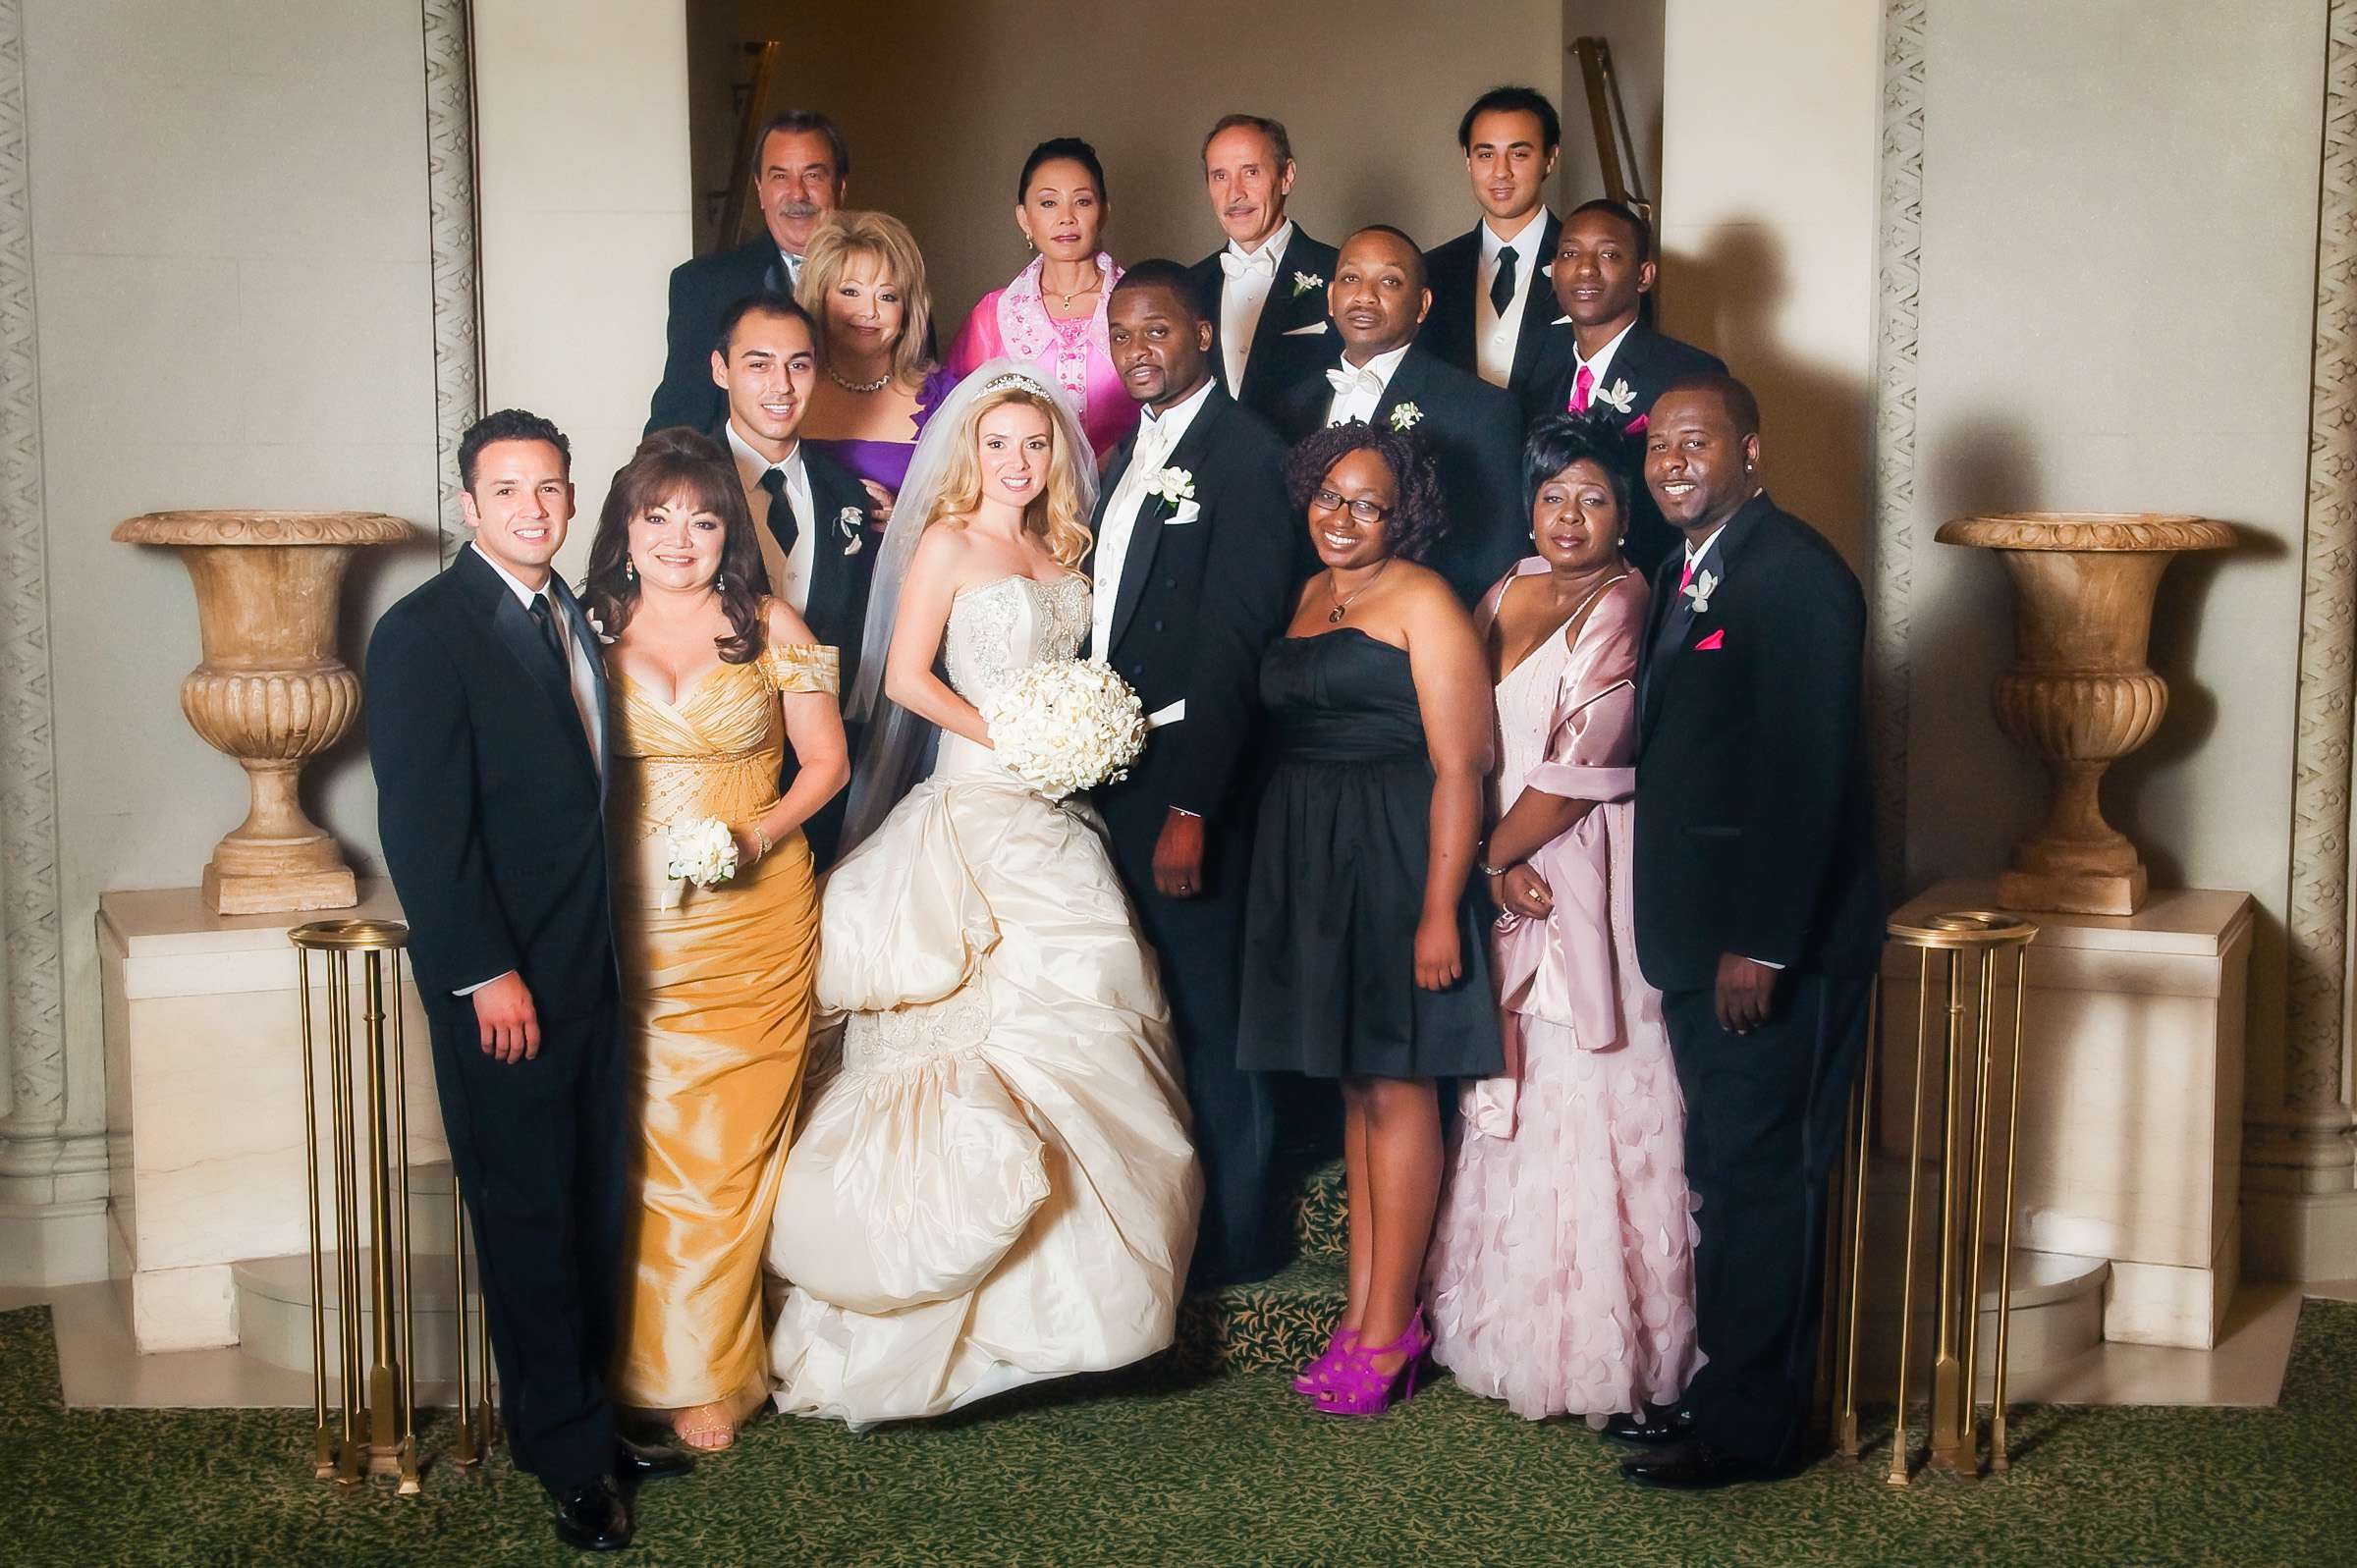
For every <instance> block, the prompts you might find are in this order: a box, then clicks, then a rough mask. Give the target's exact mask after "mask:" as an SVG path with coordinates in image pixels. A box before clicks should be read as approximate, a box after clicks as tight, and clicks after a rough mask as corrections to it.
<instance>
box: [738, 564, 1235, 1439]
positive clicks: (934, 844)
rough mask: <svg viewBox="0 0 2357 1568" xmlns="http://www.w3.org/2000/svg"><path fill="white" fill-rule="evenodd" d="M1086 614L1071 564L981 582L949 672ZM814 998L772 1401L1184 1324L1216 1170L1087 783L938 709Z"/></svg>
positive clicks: (826, 909) (877, 1417) (960, 626)
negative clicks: (1055, 793) (834, 1065)
mask: <svg viewBox="0 0 2357 1568" xmlns="http://www.w3.org/2000/svg"><path fill="white" fill-rule="evenodd" d="M1088 626H1089V588H1088V582H1087V579H1086V578H1084V577H1081V576H1079V575H1076V574H1075V575H1070V576H1066V577H1060V578H1058V579H1056V580H1055V581H1053V582H1048V583H1040V582H1035V581H1033V580H1032V579H1030V578H1028V577H1007V578H1004V579H1002V580H1000V581H998V582H995V583H992V584H990V585H989V586H987V587H982V588H975V589H969V590H967V591H966V592H964V593H962V594H960V595H959V597H958V599H957V600H956V602H955V603H954V604H953V606H952V608H951V612H950V619H949V625H948V628H947V631H946V633H945V636H944V658H945V663H946V665H947V669H948V673H949V677H950V682H951V684H952V685H953V686H954V687H955V688H956V689H957V691H958V693H959V695H960V696H962V697H964V698H965V699H966V700H967V701H969V702H972V703H975V704H976V705H980V704H981V703H982V702H984V701H985V700H986V699H987V698H988V696H989V695H990V693H991V692H993V691H994V690H996V689H997V688H998V686H999V684H1000V682H1001V681H1003V680H1004V679H1005V678H1006V677H1007V676H1008V675H1009V674H1010V673H1011V672H1013V671H1014V670H1017V669H1020V668H1022V667H1023V666H1025V665H1028V664H1031V663H1034V662H1037V661H1041V660H1049V659H1069V658H1071V657H1072V656H1073V655H1074V653H1075V651H1076V650H1077V649H1078V648H1079V646H1080V643H1081V640H1082V639H1083V638H1084V637H1086V636H1087V634H1088ZM818 1005H819V1006H820V1008H822V1009H823V1010H825V1011H827V1012H830V1013H837V1012H840V1013H848V1014H849V1018H848V1020H847V1024H846V1028H845V1033H844V1045H843V1051H844V1060H843V1067H842V1071H841V1073H840V1075H838V1076H837V1077H835V1078H834V1079H833V1080H832V1081H831V1082H829V1083H828V1084H827V1085H826V1086H825V1087H824V1088H823V1089H822V1090H820V1091H819V1093H818V1095H817V1098H816V1100H815V1102H814V1104H813V1106H812V1108H811V1111H810V1117H809V1121H808V1123H807V1125H806V1126H805V1127H804V1128H803V1130H802V1132H801V1135H800V1136H799V1138H798V1139H797V1140H796V1141H795V1145H794V1148H793V1151H792V1152H791V1153H790V1154H789V1155H788V1157H787V1161H786V1171H785V1177H784V1183H783V1186H782V1188H781V1190H780V1191H779V1194H778V1203H777V1209H776V1217H775V1219H774V1220H773V1221H772V1225H771V1231H770V1241H769V1254H768V1262H769V1267H770V1268H771V1270H772V1271H774V1272H776V1273H777V1274H778V1275H779V1276H780V1277H781V1278H782V1279H783V1280H784V1281H785V1285H786V1288H785V1290H784V1294H783V1300H782V1310H781V1312H780V1315H779V1318H778V1320H777V1326H776V1328H775V1329H774V1330H773V1331H772V1333H771V1335H770V1342H769V1349H770V1370H771V1372H772V1373H773V1374H774V1375H775V1376H776V1378H777V1379H778V1381H779V1387H778V1390H777V1393H776V1396H775V1397H776V1399H777V1404H778V1408H779V1409H781V1410H783V1411H786V1412H788V1413H790V1414H794V1415H803V1416H831V1417H835V1418H838V1419H840V1420H844V1421H847V1422H850V1423H853V1424H856V1425H865V1424H867V1423H870V1422H877V1421H892V1420H898V1419H903V1418H906V1417H912V1416H932V1415H938V1414H940V1413H941V1412H943V1411H946V1410H954V1409H956V1408H958V1407H959V1406H960V1405H963V1404H967V1403H970V1402H971V1401H973V1400H976V1399H981V1398H985V1397H987V1396H989V1395H991V1394H994V1393H998V1392H1000V1391H1002V1390H1004V1389H1008V1388H1012V1387H1015V1386H1017V1385H1018V1384H1022V1383H1028V1382H1036V1381H1040V1380H1043V1379H1050V1378H1058V1377H1063V1376H1066V1375H1068V1374H1070V1373H1076V1372H1088V1371H1096V1370H1102V1369H1105V1368H1111V1367H1119V1366H1123V1365H1124V1364H1126V1363H1129V1362H1132V1361H1136V1360H1138V1359H1139V1358H1141V1357H1144V1356H1148V1355H1151V1354H1153V1353H1154V1352H1155V1351H1158V1350H1160V1349H1162V1348H1164V1347H1165V1346H1167V1345H1168V1344H1170V1342H1171V1338H1172V1334H1173V1330H1174V1325H1175V1322H1176V1319H1177V1314H1178V1297H1179V1292H1180V1288H1181V1284H1182V1281H1183V1279H1184V1277H1185V1273H1186V1264H1187V1255H1188V1253H1189V1252H1190V1250H1191V1249H1192V1248H1193V1245H1194V1235H1195V1219H1196V1209H1197V1206H1198V1204H1199V1202H1200V1200H1201V1194H1202V1179H1201V1175H1200V1173H1199V1171H1198V1168H1197V1166H1196V1164H1195V1157H1194V1151H1193V1148H1192V1146H1191V1145H1190V1144H1189V1142H1188V1139H1187V1128H1186V1096H1185V1091H1184V1089H1183V1087H1182V1085H1181V1081H1180V1077H1179V1073H1178V1066H1177V1059H1176V1050H1175V1047H1174V1044H1173V1041H1172V1037H1171V1027H1170V1014H1169V1010H1168V1008H1167V1007H1166V1006H1165V1004H1164V1001H1163V996H1162V989H1161V986H1160V984H1159V982H1158V981H1157V980H1156V978H1155V972H1154V964H1153V959H1152V958H1151V956H1150V955H1149V954H1148V952H1147V951H1146V948H1145V946H1144V945H1143V944H1142V943H1141V942H1140V941H1139V939H1138V936H1137V932H1136V928H1135V926H1134V924H1133V922H1132V920H1131V918H1130V913H1129V906H1128V903H1127V900H1126V899H1125V897H1124V894H1123V892H1122V888H1121V884H1120V883H1119V882H1118V881H1117V880H1116V879H1115V876H1114V871H1113V864H1112V861H1111V859H1110V858H1109V856H1108V855H1107V852H1106V849H1105V844H1104V840H1103V838H1102V837H1101V829H1100V828H1099V827H1098V826H1097V824H1096V821H1095V819H1094V817H1093V815H1092V814H1091V813H1090V811H1089V810H1088V808H1086V807H1085V806H1081V805H1078V804H1076V803H1070V804H1062V805H1060V804H1056V803H1054V802H1051V801H1049V800H1048V799H1046V798H1045V797H1044V796H1042V795H1040V794H1039V793H1038V792H1036V791H1035V790H1033V789H1032V788H1030V787H1029V786H1028V785H1026V784H1023V783H1021V782H1020V781H1019V780H1017V779H1015V778H1014V776H1013V775H1012V774H1010V773H1008V772H1007V771H1006V770H1005V769H1004V768H1003V767H1001V766H1000V765H999V763H998V760H997V758H996V755H995V754H994V753H993V752H992V751H990V750H989V748H987V747H984V746H980V745H977V744H975V743H974V742H972V741H970V740H967V739H964V738H963V737H961V736H959V735H956V734H953V733H950V732H949V731H946V730H945V731H943V733H942V735H941V741H940V752H939V756H938V760H937V762H936V763H935V766H934V768H933V772H932V774H931V775H930V777H928V778H927V779H925V780H924V781H923V782H922V783H920V784H917V785H916V787H915V788H914V789H913V790H911V791H910V792H909V794H908V795H907V797H906V798H905V799H904V800H902V801H901V802H900V804H899V805H897V806H895V807H894V808H893V810H892V813H891V815H890V816H888V817H886V818H885V819H884V821H883V823H882V825H881V826H880V827H879V828H878V829H877V830H876V832H875V833H874V834H873V835H872V836H871V837H869V838H867V839H866V840H865V841H863V842H862V843H860V844H859V845H858V847H857V848H855V849H854V850H852V851H851V853H850V854H849V855H848V856H846V857H845V858H844V859H843V861H842V862H841V863H839V864H838V865H837V866H836V868H835V870H834V873H833V874H832V876H831V877H830V878H829V879H828V882H827V885H826V890H825V893H824V896H823V900H822V902H821V905H820V912H819V966H818Z"/></svg>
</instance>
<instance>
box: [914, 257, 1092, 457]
mask: <svg viewBox="0 0 2357 1568" xmlns="http://www.w3.org/2000/svg"><path fill="white" fill-rule="evenodd" d="M1040 266H1041V258H1040V257H1038V256H1033V257H1032V258H1031V264H1030V265H1029V266H1027V267H1025V268H1024V269H1023V270H1022V271H1020V272H1018V273H1016V274H1015V276H1014V282H1013V283H1011V284H1009V285H1008V286H1007V287H1006V288H1004V289H993V290H992V291H991V292H990V293H988V294H986V295H984V296H983V297H982V298H981V300H980V301H979V302H978V303H976V304H975V306H974V308H973V313H972V314H970V315H968V316H967V317H966V318H965V326H964V327H963V328H962V329H961V330H960V331H959V334H958V341H957V342H955V343H953V344H951V345H950V368H951V369H952V370H954V371H956V372H957V373H958V374H959V376H960V377H963V376H968V375H971V374H973V372H974V370H975V368H976V367H977V366H980V365H985V364H988V363H989V362H990V361H991V360H993V359H996V358H998V357H999V356H1000V355H1001V354H1012V355H1014V357H1016V358H1018V359H1029V360H1032V361H1033V362H1035V363H1036V364H1038V366H1039V367H1040V368H1041V369H1042V370H1045V371H1046V372H1048V374H1050V375H1052V376H1054V377H1055V378H1056V379H1057V381H1058V383H1059V384H1060V385H1062V386H1063V388H1064V390H1065V391H1066V392H1068V393H1069V394H1070V395H1071V399H1072V406H1074V407H1075V408H1077V409H1079V410H1080V429H1081V431H1082V433H1083V434H1085V435H1086V436H1087V437H1088V444H1089V446H1090V447H1092V448H1093V449H1095V452H1096V456H1097V460H1098V461H1099V462H1102V461H1104V460H1105V455H1106V454H1107V453H1109V452H1111V451H1112V450H1113V449H1114V448H1116V447H1118V446H1120V445H1121V444H1122V441H1123V439H1124V437H1126V436H1127V435H1128V434H1129V432H1130V430H1131V429H1133V428H1135V426H1136V424H1137V405H1136V404H1135V403H1133V402H1131V401H1130V398H1129V393H1128V390H1127V389H1126V388H1124V386H1123V385H1122V377H1121V372H1120V371H1118V370H1116V369H1114V367H1113V352H1112V351H1111V350H1110V349H1109V348H1107V346H1106V337H1105V330H1106V329H1105V311H1106V307H1107V305H1108V304H1110V303H1111V301H1112V299H1113V286H1114V285H1115V284H1116V283H1118V282H1120V281H1121V277H1122V269H1121V268H1119V267H1117V266H1115V265H1114V264H1113V257H1111V256H1109V255H1106V254H1105V253H1104V252H1102V251H1100V252H1098V254H1097V268H1098V270H1099V271H1100V272H1102V273H1103V274H1104V275H1105V286H1104V287H1103V288H1102V289H1100V290H1098V291H1097V308H1096V310H1095V312H1094V313H1092V314H1090V315H1086V316H1080V317H1076V318H1074V319H1072V320H1069V321H1060V320H1058V319H1057V318H1056V317H1054V316H1051V315H1049V314H1048V309H1047V302H1046V300H1045V299H1044V298H1042V297H1041V295H1040V292H1039V274H1040Z"/></svg>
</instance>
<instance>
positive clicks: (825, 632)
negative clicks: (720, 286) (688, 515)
mask: <svg viewBox="0 0 2357 1568" xmlns="http://www.w3.org/2000/svg"><path fill="white" fill-rule="evenodd" d="M715 390H717V389H715ZM705 433H706V434H708V435H709V436H711V438H712V439H713V441H714V442H715V443H717V444H718V445H719V447H720V450H721V451H722V452H723V453H725V454H727V456H728V461H729V473H730V475H731V476H732V477H734V476H735V475H736V472H737V454H736V450H735V449H734V448H732V447H731V446H730V445H729V421H728V416H727V414H726V413H725V412H724V413H723V414H722V416H721V418H720V419H719V420H717V421H716V422H714V423H713V424H712V426H711V427H710V428H709V429H708V430H707V431H706V432H705ZM800 450H801V454H802V470H803V471H804V472H805V473H807V474H808V475H809V476H810V510H811V511H812V512H814V513H815V514H817V515H815V516H810V517H804V518H802V519H801V523H802V526H803V527H804V528H806V529H808V530H809V531H810V536H811V537H810V592H809V595H808V602H807V603H806V604H804V605H803V606H802V619H803V620H804V621H806V622H809V623H810V632H811V635H813V636H815V637H816V638H817V639H818V640H819V641H820V642H823V643H825V644H826V645H827V646H829V647H831V648H834V649H837V650H838V651H840V652H841V653H842V655H843V690H844V694H845V695H846V696H849V695H850V689H851V682H852V681H853V680H854V679H856V678H857V677H858V675H859V635H860V633H861V631H863V630H864V629H865V628H866V625H867V589H868V584H869V583H870V582H872V581H873V580H874V578H875V571H876V539H877V535H876V532H875V530H874V529H873V528H872V527H870V526H869V518H868V514H867V509H868V508H869V507H871V506H873V505H874V504H875V503H874V502H873V501H871V500H870V499H869V497H868V494H867V491H866V489H865V488H864V487H862V486H861V485H860V483H859V476H858V475H857V474H854V473H852V472H851V470H850V469H849V468H847V467H845V466H844V465H843V464H842V463H841V462H839V461H837V460H835V459H834V458H831V457H829V456H828V455H827V454H826V453H824V452H821V451H819V450H818V449H817V448H816V447H813V446H812V445H810V443H808V442H807V441H805V442H803V443H801V448H800ZM768 509H769V498H768V497H767V496H764V497H762V498H761V499H760V500H759V501H757V502H755V503H753V526H754V527H756V528H767V527H768V526H769V510H768ZM853 512H855V513H857V514H859V515H858V517H857V518H856V519H852V518H850V517H847V516H846V515H845V514H847V513H853ZM785 542H786V541H785V540H784V539H783V538H780V539H779V540H778V543H779V544H780V545H783V544H785ZM771 591H773V592H774V591H775V589H774V587H773V588H772V589H771Z"/></svg>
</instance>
